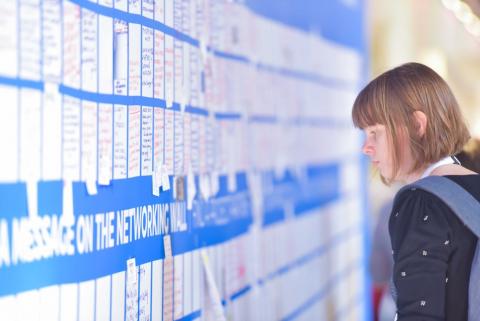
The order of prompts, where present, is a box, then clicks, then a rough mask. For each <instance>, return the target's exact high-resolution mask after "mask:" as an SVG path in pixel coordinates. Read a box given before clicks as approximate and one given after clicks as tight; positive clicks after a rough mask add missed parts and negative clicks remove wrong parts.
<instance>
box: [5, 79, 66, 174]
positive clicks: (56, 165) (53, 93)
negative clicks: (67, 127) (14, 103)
mask: <svg viewBox="0 0 480 321" xmlns="http://www.w3.org/2000/svg"><path fill="white" fill-rule="evenodd" d="M2 97H3V96H2ZM61 109H62V98H61V95H60V93H59V92H58V85H56V84H53V83H45V86H44V94H43V126H42V130H43V135H42V146H43V153H42V156H43V159H42V175H43V177H42V178H43V179H45V180H59V179H60V178H61V171H62V163H61V161H62V111H61Z"/></svg>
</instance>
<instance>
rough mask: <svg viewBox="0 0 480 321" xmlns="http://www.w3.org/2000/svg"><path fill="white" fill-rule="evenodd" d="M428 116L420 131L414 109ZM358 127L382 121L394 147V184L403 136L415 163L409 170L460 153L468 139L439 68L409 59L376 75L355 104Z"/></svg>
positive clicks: (457, 107) (464, 126) (400, 156)
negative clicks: (407, 61) (410, 61)
mask: <svg viewBox="0 0 480 321" xmlns="http://www.w3.org/2000/svg"><path fill="white" fill-rule="evenodd" d="M415 111H421V112H423V113H424V114H425V115H426V118H427V125H426V128H425V133H424V134H423V135H420V134H419V131H418V122H417V121H416V119H415V116H414V112H415ZM352 119H353V123H354V125H355V127H357V128H361V129H363V128H365V127H368V126H373V125H376V124H381V125H384V126H385V128H386V131H387V136H388V140H389V144H390V146H393V150H392V155H391V156H392V159H393V164H392V166H393V172H392V177H391V178H385V177H382V180H383V181H384V182H385V183H386V184H390V183H391V182H392V181H393V179H394V178H395V177H396V176H397V175H398V172H399V170H400V161H401V158H402V155H403V154H402V150H401V144H399V138H400V137H407V138H408V141H409V148H410V152H411V154H412V156H413V160H414V163H413V165H412V168H410V170H409V172H408V174H411V173H413V172H416V171H418V170H421V169H423V168H425V167H426V166H428V165H429V164H431V163H434V162H436V161H438V160H440V159H442V158H443V157H446V156H448V155H454V154H456V153H458V152H460V151H461V150H462V148H463V146H464V145H465V143H466V142H467V141H468V139H469V138H470V133H469V132H468V129H467V126H466V125H465V122H464V119H463V117H462V114H461V112H460V108H459V106H458V103H457V100H456V99H455V97H454V95H453V93H452V91H451V90H450V88H449V87H448V85H447V83H446V82H445V81H444V80H443V79H442V77H440V76H439V75H438V74H437V73H436V72H435V71H433V70H432V69H430V68H429V67H427V66H425V65H422V64H419V63H407V64H404V65H401V66H399V67H396V68H394V69H391V70H388V71H386V72H385V73H383V74H381V75H380V76H378V77H377V78H375V79H374V80H372V81H371V82H370V83H369V84H368V85H367V86H366V87H365V88H364V89H362V91H361V92H360V93H359V94H358V96H357V98H356V99H355V103H354V104H353V109H352Z"/></svg>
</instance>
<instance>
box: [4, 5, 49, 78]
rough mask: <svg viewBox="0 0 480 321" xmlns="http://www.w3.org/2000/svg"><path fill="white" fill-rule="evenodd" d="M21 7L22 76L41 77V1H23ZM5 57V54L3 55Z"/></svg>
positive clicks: (20, 51)
mask: <svg viewBox="0 0 480 321" xmlns="http://www.w3.org/2000/svg"><path fill="white" fill-rule="evenodd" d="M19 9H20V14H19V17H20V24H19V26H20V28H19V31H20V48H19V49H20V50H19V53H20V77H22V78H27V79H35V80H39V79H40V75H41V73H40V70H41V67H40V56H41V53H40V30H41V29H40V28H39V26H40V25H41V24H40V12H41V10H40V3H39V1H21V2H20V3H19ZM2 58H3V56H2Z"/></svg>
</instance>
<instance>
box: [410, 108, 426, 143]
mask: <svg viewBox="0 0 480 321" xmlns="http://www.w3.org/2000/svg"><path fill="white" fill-rule="evenodd" d="M413 116H414V117H415V122H416V125H417V134H418V136H420V137H423V135H425V131H426V129H427V115H425V113H424V112H422V111H420V110H417V111H415V112H413Z"/></svg>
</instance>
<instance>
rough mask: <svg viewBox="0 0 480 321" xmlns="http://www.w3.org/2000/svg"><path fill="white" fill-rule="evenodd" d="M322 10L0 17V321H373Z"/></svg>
mask: <svg viewBox="0 0 480 321" xmlns="http://www.w3.org/2000/svg"><path fill="white" fill-rule="evenodd" d="M327 2H328V1H320V2H319V4H315V3H314V2H312V1H291V2H290V6H287V5H286V4H287V3H289V2H288V1H283V2H282V3H283V4H284V6H283V7H282V6H281V5H279V6H277V5H276V4H277V3H276V2H272V1H270V2H269V1H258V2H255V1H250V2H246V3H244V2H238V1H223V0H197V1H187V0H159V1H154V0H143V1H140V0H137V1H135V0H129V1H127V0H115V1H112V0H98V2H97V1H86V0H64V1H59V0H17V1H14V0H8V1H1V2H0V58H1V61H2V63H1V64H0V98H1V107H0V147H1V150H2V156H1V160H0V319H1V320H18V321H26V320H35V321H39V320H49V321H59V320H62V321H63V320H65V321H70V320H72V321H73V320H78V321H86V320H96V321H107V320H108V321H109V320H112V321H114V320H125V321H126V320H128V321H130V320H141V321H146V320H153V321H160V320H163V321H168V320H241V321H245V320H294V319H295V320H297V319H298V320H367V319H368V308H367V306H368V302H367V301H368V296H369V290H368V289H367V288H366V275H365V269H366V263H365V262H366V260H365V249H366V247H365V233H364V231H365V228H364V227H365V211H364V208H365V206H364V196H363V195H364V194H363V187H362V181H363V178H362V159H361V157H360V156H359V139H360V137H359V133H358V132H357V131H355V129H353V128H352V125H351V121H350V110H351V105H352V101H353V99H354V97H355V95H356V92H357V91H358V89H359V87H360V85H361V82H362V79H363V75H364V68H365V66H364V64H365V57H364V52H363V51H364V49H363V47H362V46H363V40H362V30H361V28H360V29H358V28H356V27H357V25H356V23H358V22H359V21H361V19H362V17H361V15H362V10H361V9H362V7H363V3H362V2H360V1H351V0H350V1H331V2H330V4H327ZM307 3H308V4H309V6H308V7H304V8H303V11H302V10H301V12H303V13H305V12H308V13H309V15H308V19H307V18H306V19H307V20H302V19H303V18H302V15H301V12H300V13H299V12H296V11H295V10H293V11H292V13H293V14H294V15H293V16H294V17H295V19H297V20H289V19H287V18H283V17H284V16H285V13H286V12H288V11H289V10H290V9H291V8H294V7H293V6H294V5H295V6H296V8H297V9H298V7H299V6H300V7H301V6H302V5H305V4H307ZM307 9H308V10H307ZM305 10H306V11H305ZM315 10H317V11H315ZM326 10H327V11H326ZM328 10H331V11H328ZM295 12H296V13H295ZM315 12H319V15H315ZM326 12H330V13H331V14H329V15H327V14H325V13H326ZM320 13H321V14H320ZM303 17H306V16H303ZM345 17H347V18H348V19H343V18H345ZM351 17H354V18H355V19H350V18H351ZM315 19H317V20H315ZM342 19H343V20H342ZM349 19H350V20H349ZM299 21H300V22H301V23H299ZM308 21H310V22H312V21H316V22H315V23H313V24H308V23H306V22H308ZM335 25H337V26H338V30H337V29H335V28H334V26H335ZM348 26H350V28H349V27H348ZM352 26H353V27H354V28H351V27H352ZM341 30H344V31H347V32H348V35H346V33H345V32H341Z"/></svg>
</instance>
